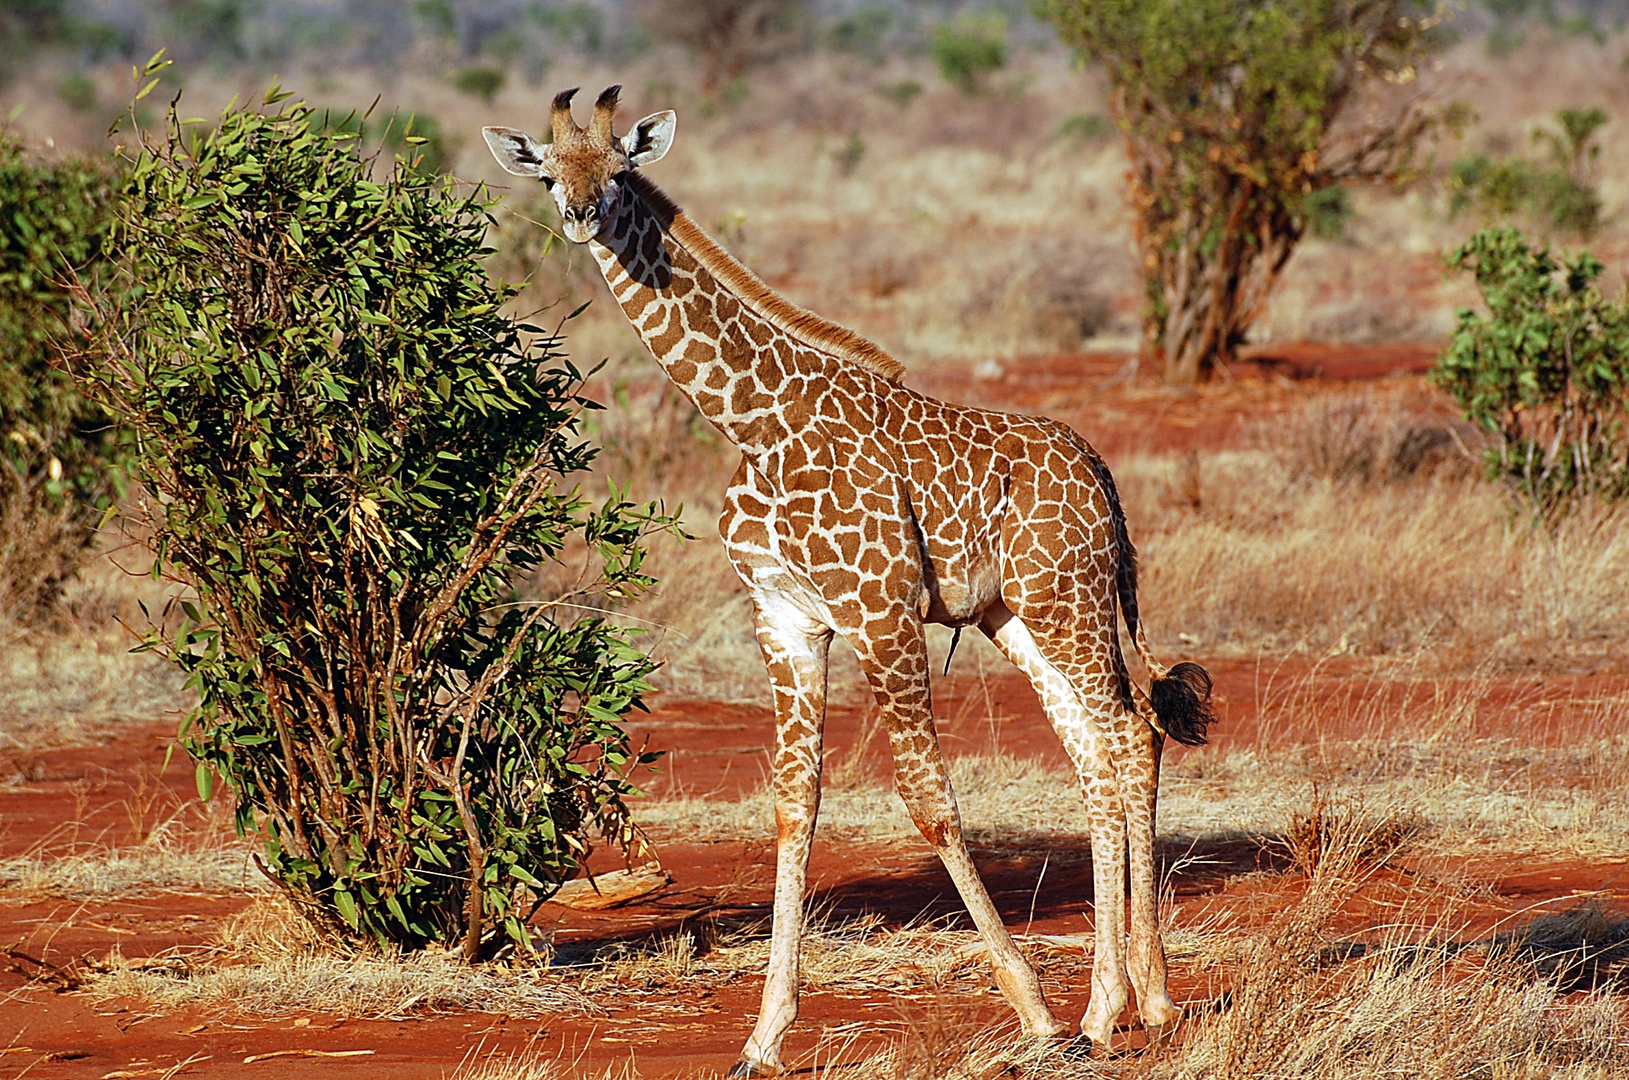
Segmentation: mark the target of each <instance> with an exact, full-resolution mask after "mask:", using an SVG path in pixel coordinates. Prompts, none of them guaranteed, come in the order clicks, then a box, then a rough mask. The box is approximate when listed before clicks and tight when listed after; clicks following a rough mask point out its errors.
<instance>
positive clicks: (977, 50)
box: [928, 13, 1007, 97]
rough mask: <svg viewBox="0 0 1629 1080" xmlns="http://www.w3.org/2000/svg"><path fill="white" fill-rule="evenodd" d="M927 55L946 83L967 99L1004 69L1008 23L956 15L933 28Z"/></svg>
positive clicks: (991, 15) (992, 16) (989, 17)
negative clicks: (966, 96)
mask: <svg viewBox="0 0 1629 1080" xmlns="http://www.w3.org/2000/svg"><path fill="white" fill-rule="evenodd" d="M928 53H929V54H930V55H931V56H932V57H933V62H934V63H935V64H937V65H939V74H940V75H943V76H944V78H945V81H946V82H948V83H949V84H950V85H952V86H954V87H955V88H956V89H958V90H960V91H961V92H962V93H964V94H966V95H968V96H969V97H971V96H973V95H974V94H977V93H978V92H979V91H980V90H982V89H983V88H984V79H985V77H986V76H988V75H993V74H994V73H996V72H997V71H1000V70H1001V69H1002V68H1004V67H1006V66H1007V23H1006V21H1005V20H1004V19H1002V18H1001V16H1000V15H998V14H994V13H989V14H967V15H959V16H957V17H956V18H954V19H952V20H951V21H950V22H947V23H940V24H939V25H938V26H935V27H934V28H933V37H932V38H931V39H930V40H929V42H928Z"/></svg>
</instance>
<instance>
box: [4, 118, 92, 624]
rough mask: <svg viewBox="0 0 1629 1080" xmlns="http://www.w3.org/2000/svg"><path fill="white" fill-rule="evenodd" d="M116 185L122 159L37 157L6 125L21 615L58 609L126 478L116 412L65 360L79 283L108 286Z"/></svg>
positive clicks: (10, 512)
mask: <svg viewBox="0 0 1629 1080" xmlns="http://www.w3.org/2000/svg"><path fill="white" fill-rule="evenodd" d="M115 186H116V178H115V174H114V171H113V169H112V167H111V163H110V162H105V161H91V160H87V159H82V158H65V159H62V160H60V161H55V162H46V161H41V160H37V159H35V158H33V157H32V156H30V155H29V154H28V153H27V152H26V151H25V150H24V147H23V145H22V143H21V142H20V141H19V140H18V139H17V138H15V137H14V136H12V135H11V134H9V133H0V522H3V524H4V530H5V533H6V535H5V536H4V537H0V561H3V562H5V563H6V565H7V567H8V570H7V573H6V574H5V575H4V577H5V579H6V582H7V585H8V588H7V593H8V595H6V596H5V597H3V601H4V606H5V607H6V609H7V614H8V615H10V616H11V617H14V618H17V617H21V618H24V619H28V618H32V617H37V616H39V615H43V614H44V613H46V612H48V611H49V610H50V609H51V605H52V602H53V601H54V599H55V598H56V596H57V593H58V592H59V590H60V588H61V586H62V583H63V581H64V580H65V579H66V578H67V577H68V576H69V575H70V574H71V573H72V572H73V569H74V567H75V566H76V565H77V562H78V558H79V556H80V554H81V553H82V552H83V551H84V549H85V548H86V547H87V546H88V545H89V544H90V542H91V539H92V537H93V535H94V534H93V529H92V527H93V526H94V525H95V523H96V520H97V517H98V516H99V515H100V514H101V513H102V512H103V511H104V510H105V509H106V508H107V506H108V505H109V503H110V502H111V500H112V499H113V497H114V496H115V495H116V493H117V490H118V487H119V479H120V474H119V472H118V468H117V461H118V457H119V447H118V437H117V434H116V432H115V431H114V429H113V427H112V424H111V423H110V421H109V419H108V415H107V413H106V412H104V411H103V410H102V409H101V408H99V407H98V406H96V405H95V404H93V403H91V402H89V401H87V400H86V399H85V398H84V397H83V396H82V395H81V394H80V392H79V390H78V389H77V388H76V387H75V386H74V384H73V380H72V379H70V378H69V377H68V375H67V373H66V372H65V371H63V370H62V369H61V368H60V367H59V365H58V360H59V354H60V353H62V352H63V351H64V350H68V351H77V350H78V349H79V348H80V347H81V346H82V344H83V341H82V335H81V333H80V332H79V330H78V329H77V328H76V326H75V325H74V320H73V317H72V316H73V310H72V298H71V290H70V287H69V283H70V281H71V280H73V279H75V278H77V279H78V281H79V283H80V285H81V286H83V287H85V288H86V289H89V290H93V291H98V290H101V289H104V288H106V287H107V285H108V275H107V274H106V272H105V271H106V265H105V259H104V254H103V245H104V243H105V241H106V237H107V231H108V226H109V222H110V220H111V214H112V202H113V194H114V188H115ZM24 549H27V550H24Z"/></svg>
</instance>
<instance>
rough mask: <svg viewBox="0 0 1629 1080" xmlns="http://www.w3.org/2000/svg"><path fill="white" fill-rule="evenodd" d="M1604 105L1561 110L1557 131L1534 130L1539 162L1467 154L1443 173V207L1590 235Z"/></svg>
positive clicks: (1595, 219)
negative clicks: (1445, 197)
mask: <svg viewBox="0 0 1629 1080" xmlns="http://www.w3.org/2000/svg"><path fill="white" fill-rule="evenodd" d="M1608 119H1609V118H1608V116H1607V114H1606V112H1605V110H1603V109H1561V110H1559V111H1558V112H1557V113H1556V123H1557V126H1559V127H1560V129H1561V130H1560V131H1559V132H1556V131H1547V130H1544V129H1543V128H1540V129H1539V130H1537V131H1535V132H1534V133H1533V141H1534V143H1536V144H1538V145H1540V146H1543V147H1544V151H1545V152H1544V155H1543V157H1542V158H1540V159H1538V160H1529V159H1527V158H1521V157H1491V156H1489V155H1487V154H1471V155H1469V156H1467V157H1463V158H1460V159H1459V160H1458V161H1456V162H1454V165H1453V168H1452V169H1451V170H1450V171H1449V176H1448V191H1449V196H1448V211H1449V213H1450V214H1451V215H1457V214H1460V213H1463V212H1464V211H1466V210H1468V209H1471V208H1475V209H1477V210H1479V211H1481V212H1482V213H1483V214H1484V215H1486V216H1487V217H1490V218H1501V217H1511V216H1513V215H1518V214H1520V215H1523V216H1525V217H1526V219H1527V220H1528V221H1531V222H1533V223H1535V224H1537V225H1538V226H1539V227H1540V228H1542V229H1543V230H1545V231H1546V232H1549V233H1552V234H1565V235H1573V236H1584V237H1587V236H1590V235H1592V234H1594V232H1595V231H1596V230H1597V229H1598V228H1599V227H1600V225H1601V206H1602V204H1601V192H1600V188H1599V180H1598V177H1597V176H1596V162H1597V161H1598V160H1599V159H1600V156H1601V145H1600V142H1599V141H1598V138H1597V136H1598V134H1599V131H1600V129H1601V128H1602V127H1604V126H1605V125H1606V123H1607V121H1608Z"/></svg>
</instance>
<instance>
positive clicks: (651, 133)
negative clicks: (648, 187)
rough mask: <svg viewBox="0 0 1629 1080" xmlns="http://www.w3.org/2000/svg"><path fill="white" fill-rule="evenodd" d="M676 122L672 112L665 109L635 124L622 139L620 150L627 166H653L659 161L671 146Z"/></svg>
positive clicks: (677, 120)
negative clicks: (625, 155)
mask: <svg viewBox="0 0 1629 1080" xmlns="http://www.w3.org/2000/svg"><path fill="white" fill-rule="evenodd" d="M678 122H679V118H678V116H677V115H675V114H674V112H673V110H672V109H665V110H663V111H662V112H659V113H651V114H650V115H649V116H647V117H645V118H644V119H643V120H641V121H639V123H637V124H635V125H634V126H633V130H632V131H630V132H628V134H626V135H624V136H623V137H622V149H623V150H624V151H626V152H627V154H628V162H629V164H631V165H654V164H655V163H656V162H658V161H661V160H662V158H663V157H664V156H665V155H666V154H667V152H668V148H669V147H671V146H672V145H673V128H674V127H675V126H676V125H677V124H678Z"/></svg>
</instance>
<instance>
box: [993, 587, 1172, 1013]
mask: <svg viewBox="0 0 1629 1080" xmlns="http://www.w3.org/2000/svg"><path fill="white" fill-rule="evenodd" d="M981 629H983V631H984V632H985V633H986V634H987V635H989V637H990V638H991V640H992V641H994V642H995V644H996V646H997V647H998V648H1000V649H1001V650H1002V652H1003V653H1004V654H1005V655H1006V656H1007V657H1008V659H1010V660H1011V661H1012V662H1013V663H1014V664H1015V665H1016V666H1017V667H1018V668H1019V669H1020V670H1021V671H1023V672H1024V673H1025V674H1026V675H1028V676H1029V678H1030V680H1031V683H1032V684H1033V685H1034V687H1035V690H1036V693H1037V694H1038V695H1039V696H1040V698H1041V701H1042V703H1043V705H1044V706H1045V709H1046V713H1047V718H1048V720H1049V721H1050V722H1051V723H1052V725H1053V727H1054V729H1055V730H1056V731H1057V733H1058V736H1059V738H1060V739H1061V740H1062V742H1063V744H1064V748H1065V750H1066V751H1067V752H1068V753H1069V756H1070V758H1071V760H1072V761H1073V762H1074V763H1075V767H1076V770H1077V772H1078V773H1079V776H1080V782H1081V788H1082V791H1083V793H1084V795H1085V798H1086V805H1087V810H1088V812H1089V816H1090V821H1091V839H1092V878H1093V904H1094V909H1095V917H1096V925H1097V931H1096V945H1095V948H1094V951H1093V963H1092V995H1091V1001H1090V1003H1089V1004H1088V1006H1087V1009H1086V1013H1085V1015H1084V1016H1083V1017H1082V1018H1081V1031H1082V1033H1083V1034H1084V1035H1085V1036H1086V1037H1087V1038H1088V1039H1090V1040H1092V1041H1093V1042H1096V1043H1099V1044H1102V1045H1107V1044H1108V1041H1109V1037H1110V1035H1111V1033H1112V1032H1113V1029H1114V1024H1115V1021H1116V1020H1117V1019H1118V1018H1119V1016H1120V1014H1121V1013H1122V1012H1123V1011H1124V1009H1125V1007H1126V1005H1127V1004H1128V1002H1129V997H1130V995H1129V993H1128V981H1129V983H1130V985H1131V986H1132V987H1135V989H1136V993H1137V1004H1138V1010H1139V1012H1140V1014H1141V1017H1142V1020H1143V1022H1144V1024H1145V1025H1146V1026H1148V1027H1149V1028H1150V1029H1156V1028H1159V1027H1162V1026H1164V1025H1165V1024H1168V1023H1170V1022H1172V1021H1174V1020H1175V1019H1176V1018H1177V1017H1178V1016H1179V1015H1180V1011H1179V1010H1177V1008H1176V1006H1175V1005H1174V1004H1173V1003H1172V1002H1171V999H1170V996H1169V994H1168V993H1167V990H1166V985H1165V984H1166V970H1165V952H1164V947H1163V944H1162V943H1161V941H1160V938H1159V928H1158V921H1157V911H1156V910H1155V907H1154V904H1155V901H1156V889H1155V882H1154V871H1153V808H1154V794H1155V785H1154V780H1155V779H1156V778H1157V774H1156V775H1155V776H1148V775H1145V774H1147V773H1150V772H1151V771H1152V770H1151V769H1150V768H1148V767H1149V766H1152V765H1153V763H1154V762H1153V758H1152V754H1153V753H1155V752H1156V751H1155V749H1154V747H1153V745H1152V744H1151V743H1148V742H1147V741H1146V740H1145V739H1143V737H1142V736H1143V735H1144V734H1146V735H1147V736H1150V737H1151V736H1153V734H1154V733H1153V732H1152V730H1150V729H1149V728H1148V727H1147V725H1146V724H1144V723H1142V722H1141V719H1140V718H1139V717H1137V716H1136V714H1135V713H1128V712H1126V711H1125V709H1124V707H1123V704H1124V703H1123V702H1122V700H1121V694H1120V689H1119V686H1120V682H1119V678H1118V672H1117V671H1115V670H1113V669H1112V668H1111V670H1109V671H1106V672H1095V671H1077V672H1076V673H1075V677H1074V678H1069V677H1066V676H1065V675H1064V674H1063V672H1062V671H1060V669H1059V667H1058V665H1056V664H1054V663H1053V662H1052V661H1051V660H1050V659H1049V658H1048V656H1047V655H1046V653H1045V651H1044V650H1043V649H1042V647H1041V645H1040V644H1039V643H1038V641H1037V639H1036V636H1035V635H1034V634H1033V633H1032V632H1031V629H1030V627H1029V626H1028V625H1026V623H1025V622H1024V621H1023V620H1020V619H1018V618H1015V617H1014V616H1013V615H1012V614H1011V613H1010V612H1009V611H1008V610H1007V609H1006V608H1005V607H1003V606H998V607H997V608H996V609H994V610H993V611H991V612H990V613H988V614H987V615H986V617H985V619H984V621H983V622H982V624H981ZM1128 871H1129V877H1130V884H1131V890H1130V893H1131V912H1130V914H1131V939H1130V949H1129V955H1128V952H1127V949H1126V908H1125V895H1126V891H1125V890H1126V885H1127V877H1128ZM1128 975H1129V980H1128Z"/></svg>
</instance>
